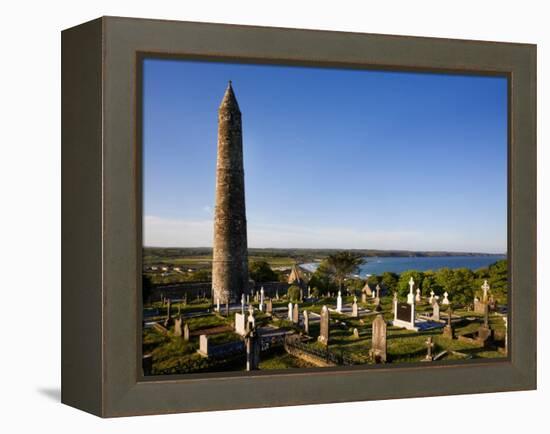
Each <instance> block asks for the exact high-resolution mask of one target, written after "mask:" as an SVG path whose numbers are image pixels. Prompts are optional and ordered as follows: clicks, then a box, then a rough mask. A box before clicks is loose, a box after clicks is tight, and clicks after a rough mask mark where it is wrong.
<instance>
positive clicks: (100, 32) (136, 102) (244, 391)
mask: <svg viewBox="0 0 550 434" xmlns="http://www.w3.org/2000/svg"><path fill="white" fill-rule="evenodd" d="M144 56H145V57H147V56H154V57H158V58H180V59H184V58H185V59H216V60H219V61H230V60H231V61H238V62H243V63H262V64H285V65H308V66H319V67H323V66H324V67H328V66H330V67H342V68H359V69H376V70H392V71H393V70H395V71H418V72H438V73H460V74H477V75H500V76H506V77H507V78H508V83H509V90H508V96H509V98H508V113H509V121H508V156H509V157H508V204H509V207H508V255H509V282H510V288H511V290H510V295H509V306H508V308H509V315H510V320H509V327H508V342H509V345H508V356H507V358H505V359H503V360H502V361H501V360H499V361H487V362H485V361H482V362H478V361H476V362H475V363H473V362H469V363H467V364H466V363H459V362H454V363H449V364H445V363H441V364H437V365H434V366H433V367H431V366H430V367H426V366H425V365H422V366H420V364H410V365H407V366H402V365H400V366H390V365H377V366H374V367H373V366H369V367H368V368H365V367H361V366H359V367H345V368H344V367H337V368H328V369H323V370H320V369H312V370H307V371H301V370H293V371H288V372H274V371H269V372H261V371H254V372H253V373H240V372H239V373H208V374H200V375H199V374H196V375H195V374H193V375H192V376H189V377H184V376H169V377H165V378H159V377H147V378H146V377H144V376H143V373H142V369H141V362H142V361H141V341H140V339H141V336H140V331H141V324H142V319H141V315H140V306H141V286H140V285H141V274H140V273H141V249H142V238H141V237H142V234H141V188H142V185H141V147H140V143H141V142H140V139H141V135H142V131H141V123H140V122H139V116H140V113H141V105H140V104H141V103H140V98H139V85H140V83H141V76H140V74H141V73H142V71H141V68H140V64H141V63H140V62H141V61H142V59H143V58H144ZM480 170H482V167H480ZM536 227H537V226H536V46H535V45H530V44H517V43H502V42H483V41H466V40H453V39H439V38H424V37H408V36H392V35H375V34H358V33H344V32H332V31H313V30H301V29H281V28H269V27H253V26H240V25H239V26H238V25H227V24H207V23H193V22H177V21H163V20H148V19H133V18H120V17H102V18H99V19H96V20H94V21H90V22H88V23H85V24H81V25H79V26H76V27H73V28H70V29H67V30H64V31H63V32H62V402H63V403H65V404H67V405H70V406H73V407H76V408H79V409H81V410H84V411H87V412H90V413H92V414H95V415H98V416H101V417H117V416H131V415H146V414H162V413H178V412H190V411H208V410H227V409H240V408H255V407H271V406H287V405H302V404H318V403H333V402H349V401H363V400H373V399H394V398H410V397H423V396H438V395H452V394H467V393H487V392H497V391H514V390H531V389H535V388H536ZM359 385H360V386H363V387H358V386H359ZM366 386H368V387H366Z"/></svg>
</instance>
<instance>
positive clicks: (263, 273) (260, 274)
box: [248, 261, 279, 283]
mask: <svg viewBox="0 0 550 434" xmlns="http://www.w3.org/2000/svg"><path fill="white" fill-rule="evenodd" d="M248 274H249V275H250V278H251V279H252V280H254V281H255V282H260V283H263V282H276V281H277V280H279V276H277V273H275V272H274V271H273V270H272V269H271V267H270V266H269V264H268V263H267V261H253V262H252V263H251V264H250V266H249V268H248Z"/></svg>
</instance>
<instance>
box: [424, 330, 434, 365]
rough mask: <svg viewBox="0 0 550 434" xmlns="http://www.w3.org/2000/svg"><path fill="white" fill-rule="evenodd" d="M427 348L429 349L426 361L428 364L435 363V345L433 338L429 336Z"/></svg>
mask: <svg viewBox="0 0 550 434" xmlns="http://www.w3.org/2000/svg"><path fill="white" fill-rule="evenodd" d="M426 348H427V350H428V351H427V353H426V358H425V359H424V360H426V361H427V362H432V361H433V359H434V358H433V348H434V343H433V338H432V337H431V336H428V339H427V340H426Z"/></svg>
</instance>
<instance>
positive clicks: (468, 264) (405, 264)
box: [301, 255, 506, 277]
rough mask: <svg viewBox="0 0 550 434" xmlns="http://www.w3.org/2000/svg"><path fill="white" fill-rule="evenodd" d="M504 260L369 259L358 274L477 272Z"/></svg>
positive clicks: (308, 266)
mask: <svg viewBox="0 0 550 434" xmlns="http://www.w3.org/2000/svg"><path fill="white" fill-rule="evenodd" d="M502 259H506V255H475V256H473V255H467V256H432V257H427V256H411V257H367V258H365V260H366V262H365V263H364V264H363V265H361V267H360V269H359V273H358V274H359V275H360V276H361V277H364V276H366V275H372V274H382V273H384V272H386V271H391V272H393V273H398V274H399V273H402V272H404V271H407V270H418V271H427V270H433V271H435V270H439V269H441V268H469V269H470V270H477V269H479V268H484V267H487V266H489V265H491V264H493V263H495V262H497V261H500V260H502ZM301 267H302V268H304V269H306V270H309V271H315V270H316V269H317V267H319V263H318V262H311V263H307V264H301Z"/></svg>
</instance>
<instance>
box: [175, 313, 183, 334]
mask: <svg viewBox="0 0 550 434" xmlns="http://www.w3.org/2000/svg"><path fill="white" fill-rule="evenodd" d="M182 322H183V320H182V318H181V316H179V317H178V318H176V319H175V321H174V336H177V337H179V336H181V335H182V334H183V329H182Z"/></svg>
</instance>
